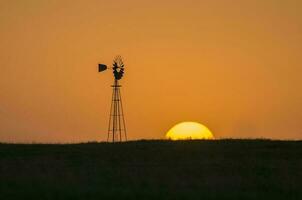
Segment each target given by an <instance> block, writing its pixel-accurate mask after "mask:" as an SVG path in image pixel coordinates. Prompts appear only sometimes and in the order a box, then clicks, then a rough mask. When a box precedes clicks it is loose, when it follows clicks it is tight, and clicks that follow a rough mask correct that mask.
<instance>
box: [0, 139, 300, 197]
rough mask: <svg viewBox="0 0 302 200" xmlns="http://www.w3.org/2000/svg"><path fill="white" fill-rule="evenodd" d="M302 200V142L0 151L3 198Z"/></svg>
mask: <svg viewBox="0 0 302 200" xmlns="http://www.w3.org/2000/svg"><path fill="white" fill-rule="evenodd" d="M118 198H120V199H257V200H259V199H274V200H275V199H302V142H301V141H269V140H217V141H179V142H171V141H136V142H126V143H120V144H110V143H88V144H69V145H47V144H41V145H40V144H32V145H21V144H0V199H1V200H2V199H3V200H10V199H39V200H44V199H75V200H76V199H84V200H89V199H98V200H101V199H118Z"/></svg>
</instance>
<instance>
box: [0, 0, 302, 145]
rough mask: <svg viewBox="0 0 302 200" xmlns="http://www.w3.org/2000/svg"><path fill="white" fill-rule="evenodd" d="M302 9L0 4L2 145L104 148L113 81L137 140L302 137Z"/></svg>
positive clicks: (62, 0) (185, 3)
mask: <svg viewBox="0 0 302 200" xmlns="http://www.w3.org/2000/svg"><path fill="white" fill-rule="evenodd" d="M301 8H302V1H300V0H286V1H284V0H265V1H263V0H245V1H242V0H233V1H230V0H181V1H180V0H165V1H162V0H152V1H151V0H150V1H144V0H52V1H47V0H26V1H22V0H1V1H0V44H1V45H0V67H1V72H0V141H2V142H79V141H83V142H84V141H95V140H96V141H100V140H105V139H106V136H107V135H106V134H107V125H108V115H109V106H110V98H111V88H110V85H111V82H112V78H113V76H112V74H111V73H110V72H107V73H103V74H99V73H98V72H97V63H98V62H103V63H111V62H112V59H113V58H114V56H115V55H117V54H121V55H122V56H123V57H124V58H125V64H126V66H125V67H126V74H125V78H124V79H123V80H122V84H123V88H122V96H123V98H124V109H125V115H126V123H127V128H128V137H129V138H131V139H141V138H163V137H164V134H165V132H166V131H167V130H168V129H169V128H170V127H172V126H173V125H174V124H176V123H178V122H181V121H198V122H200V123H202V124H205V125H206V126H208V127H209V129H210V130H212V132H213V133H214V135H215V136H216V137H217V138H226V137H227V138H229V137H234V138H245V137H248V138H252V137H257V138H259V137H261V138H278V139H302V128H301V122H302V121H301V120H302V105H301V102H302V92H301V91H302V80H301V77H302V58H301V52H302V12H301Z"/></svg>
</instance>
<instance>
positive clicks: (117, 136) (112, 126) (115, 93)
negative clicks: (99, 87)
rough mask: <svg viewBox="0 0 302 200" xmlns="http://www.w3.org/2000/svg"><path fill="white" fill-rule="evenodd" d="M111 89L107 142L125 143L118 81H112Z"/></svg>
mask: <svg viewBox="0 0 302 200" xmlns="http://www.w3.org/2000/svg"><path fill="white" fill-rule="evenodd" d="M111 87H112V100H111V107H110V116H109V126H108V135H107V142H109V141H112V142H117V141H118V142H122V141H123V140H124V141H127V132H126V124H125V118H124V111H123V103H122V96H121V91H120V88H121V87H122V86H121V85H119V83H118V80H117V79H115V80H114V84H113V85H111Z"/></svg>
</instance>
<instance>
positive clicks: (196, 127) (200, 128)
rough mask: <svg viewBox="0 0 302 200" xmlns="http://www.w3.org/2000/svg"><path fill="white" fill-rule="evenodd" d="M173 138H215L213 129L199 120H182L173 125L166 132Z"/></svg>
mask: <svg viewBox="0 0 302 200" xmlns="http://www.w3.org/2000/svg"><path fill="white" fill-rule="evenodd" d="M166 138H168V139H171V140H200V139H204V140H209V139H214V136H213V134H212V133H211V131H210V130H209V129H208V128H207V127H206V126H204V125H202V124H200V123H197V122H181V123H179V124H176V125H175V126H173V127H172V128H171V129H170V130H169V131H168V132H167V134H166Z"/></svg>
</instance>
